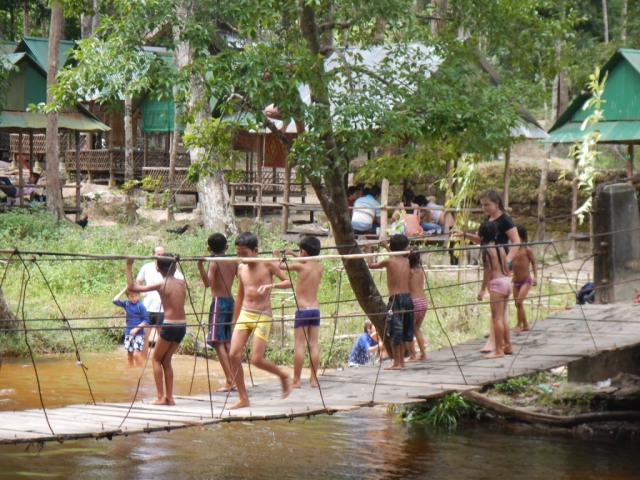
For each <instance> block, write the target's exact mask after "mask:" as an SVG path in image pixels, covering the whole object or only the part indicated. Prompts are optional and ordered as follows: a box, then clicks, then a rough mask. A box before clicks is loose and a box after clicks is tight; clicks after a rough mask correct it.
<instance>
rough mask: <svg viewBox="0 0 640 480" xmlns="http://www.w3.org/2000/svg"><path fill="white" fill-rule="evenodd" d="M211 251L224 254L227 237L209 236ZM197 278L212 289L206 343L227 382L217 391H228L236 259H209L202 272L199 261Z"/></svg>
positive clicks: (231, 378)
mask: <svg viewBox="0 0 640 480" xmlns="http://www.w3.org/2000/svg"><path fill="white" fill-rule="evenodd" d="M207 243H208V247H207V249H208V250H209V252H210V253H212V254H213V256H214V257H223V256H224V252H225V251H226V250H227V247H228V245H227V237H225V236H224V235H222V234H221V233H214V234H213V235H209V238H208V239H207ZM198 270H199V271H200V278H202V282H203V283H204V286H205V287H210V288H211V297H212V300H211V307H210V308H209V334H208V335H207V344H208V345H210V346H212V347H213V348H215V350H216V353H217V354H218V360H219V361H220V366H221V367H222V371H223V372H224V376H225V378H226V383H225V385H224V386H223V387H220V388H219V389H217V390H216V391H217V392H228V391H229V390H231V389H232V388H234V387H233V375H232V374H231V365H230V363H229V350H230V348H231V327H232V325H233V307H234V305H233V297H232V295H231V287H232V286H233V280H234V279H235V278H236V275H237V274H238V263H237V262H215V261H214V262H211V263H209V269H208V271H206V272H205V270H204V265H203V261H202V260H198Z"/></svg>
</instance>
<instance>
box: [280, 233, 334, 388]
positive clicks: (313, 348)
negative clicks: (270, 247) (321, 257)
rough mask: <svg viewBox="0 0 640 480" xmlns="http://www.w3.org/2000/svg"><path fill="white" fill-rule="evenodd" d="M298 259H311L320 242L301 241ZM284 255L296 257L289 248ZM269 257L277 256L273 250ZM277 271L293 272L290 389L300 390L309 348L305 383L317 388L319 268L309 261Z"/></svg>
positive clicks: (313, 238) (321, 267)
mask: <svg viewBox="0 0 640 480" xmlns="http://www.w3.org/2000/svg"><path fill="white" fill-rule="evenodd" d="M298 246H299V247H300V256H301V257H305V258H308V257H315V256H317V255H318V254H319V253H320V240H319V239H318V237H313V236H305V237H302V240H300V243H299V244H298ZM284 253H285V255H292V256H294V257H297V256H298V255H296V253H295V252H294V251H293V250H291V249H290V248H285V249H284ZM273 255H274V256H275V257H276V258H277V257H279V256H280V252H279V251H277V250H275V251H274V252H273ZM280 268H282V269H284V270H289V271H291V272H297V274H298V280H297V281H296V288H295V298H296V305H297V310H296V313H295V321H294V323H293V332H294V348H293V385H292V386H293V388H300V374H301V373H302V363H303V362H304V351H305V347H306V346H307V345H308V346H309V362H310V366H311V376H310V378H309V383H310V385H311V388H317V387H318V378H317V377H316V373H317V372H318V366H319V363H320V356H319V353H318V331H319V330H320V304H319V303H318V287H320V280H321V279H322V270H323V268H324V267H323V266H322V265H320V264H319V263H318V262H317V261H315V260H313V259H309V260H306V261H304V262H302V261H300V262H295V263H291V264H288V263H286V262H284V261H283V262H282V263H280Z"/></svg>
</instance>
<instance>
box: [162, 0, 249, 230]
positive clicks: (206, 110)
mask: <svg viewBox="0 0 640 480" xmlns="http://www.w3.org/2000/svg"><path fill="white" fill-rule="evenodd" d="M191 5H192V4H191V3H188V2H183V3H182V4H181V5H180V7H178V11H177V14H178V17H180V18H182V19H184V20H185V21H188V20H189V19H191V18H193V7H192V6H191ZM174 40H175V41H176V48H175V50H174V58H175V61H176V64H177V65H178V67H179V68H185V67H187V66H188V65H190V64H191V63H192V62H193V51H192V49H191V45H190V44H189V42H185V41H181V40H180V32H179V30H178V29H177V28H175V27H174ZM190 83H191V88H190V89H189V99H188V101H189V105H188V107H189V108H190V109H196V110H195V112H193V113H194V114H195V115H194V116H195V123H196V124H199V123H201V122H202V121H203V120H208V119H209V118H211V107H210V106H209V102H208V101H204V96H205V92H204V87H203V85H204V78H201V77H192V78H191V82H190ZM190 128H191V125H187V126H186V130H187V131H189V129H190ZM189 156H190V158H191V162H194V161H202V160H205V161H207V162H211V164H212V165H213V166H214V169H213V174H212V175H210V176H207V177H201V178H200V181H199V182H198V198H199V202H200V211H201V213H202V219H203V222H204V227H205V228H208V229H215V230H219V231H224V232H225V233H226V234H227V235H233V234H236V233H238V227H237V226H236V221H235V218H234V216H233V210H232V208H231V202H230V201H229V190H228V188H227V181H226V179H225V177H224V171H223V170H222V167H221V165H220V162H219V161H218V159H216V158H205V157H206V156H207V153H206V151H205V150H204V149H203V148H192V149H190V150H189Z"/></svg>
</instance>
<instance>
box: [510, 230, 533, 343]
mask: <svg viewBox="0 0 640 480" xmlns="http://www.w3.org/2000/svg"><path fill="white" fill-rule="evenodd" d="M516 228H517V229H518V236H519V237H520V242H521V243H527V241H528V240H527V230H526V229H525V228H524V227H523V226H522V225H516ZM512 263H513V299H514V300H515V303H516V311H517V312H518V324H517V325H516V327H515V328H514V329H513V331H514V333H520V332H526V331H528V330H529V323H528V322H527V314H526V312H525V311H524V299H525V298H526V297H527V294H528V293H529V290H530V289H531V287H535V286H536V285H537V284H538V279H537V277H538V264H537V263H536V257H535V255H534V254H533V250H532V249H531V247H520V249H519V250H518V253H516V255H515V256H514V257H513V261H512ZM529 270H533V278H531V275H530V273H529Z"/></svg>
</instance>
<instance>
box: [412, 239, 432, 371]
mask: <svg viewBox="0 0 640 480" xmlns="http://www.w3.org/2000/svg"><path fill="white" fill-rule="evenodd" d="M409 267H410V268H411V270H409V293H410V294H411V301H412V302H413V317H414V320H413V334H414V336H415V338H416V342H418V348H419V349H420V355H419V356H418V357H416V347H415V345H414V343H413V342H411V343H410V344H409V345H410V346H409V360H408V361H409V362H415V361H416V360H426V359H427V353H426V351H425V349H424V336H423V335H422V332H421V331H420V327H422V322H423V321H424V317H425V315H426V314H427V307H428V306H429V302H428V301H427V299H426V297H425V296H424V271H423V270H422V262H421V261H420V254H419V253H415V252H411V254H409Z"/></svg>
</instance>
